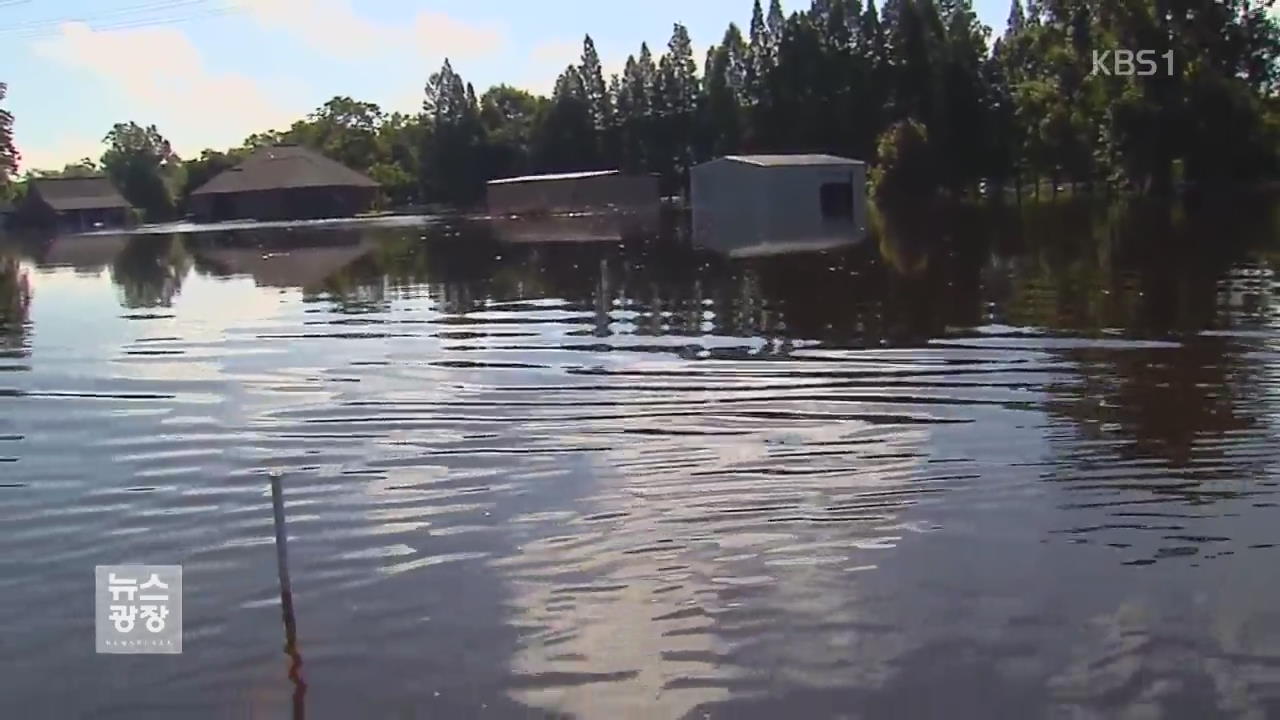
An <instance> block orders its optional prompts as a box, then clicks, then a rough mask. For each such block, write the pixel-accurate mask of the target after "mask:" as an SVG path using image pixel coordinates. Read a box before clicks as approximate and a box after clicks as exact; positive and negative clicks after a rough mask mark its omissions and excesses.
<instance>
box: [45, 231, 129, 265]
mask: <svg viewBox="0 0 1280 720" xmlns="http://www.w3.org/2000/svg"><path fill="white" fill-rule="evenodd" d="M128 244H129V238H128V237H126V236H124V235H92V236H86V237H74V238H67V237H59V238H54V239H53V240H52V241H51V242H50V243H49V245H48V246H47V247H46V248H45V250H44V252H42V253H40V255H39V259H38V262H39V264H40V265H41V266H64V267H67V266H69V267H73V268H75V269H76V270H80V271H82V272H100V271H102V270H103V269H104V268H106V267H107V266H108V265H110V264H111V263H112V262H113V261H114V260H115V259H116V256H117V255H119V254H120V253H121V252H123V251H124V248H125V246H126V245H128Z"/></svg>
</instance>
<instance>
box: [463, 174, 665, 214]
mask: <svg viewBox="0 0 1280 720" xmlns="http://www.w3.org/2000/svg"><path fill="white" fill-rule="evenodd" d="M486 197H487V200H488V204H489V213H490V214H492V215H522V214H528V213H535V214H538V213H547V214H551V213H563V212H578V211H584V210H601V209H627V208H645V207H651V206H652V207H657V205H658V178H657V176H656V175H624V174H622V173H621V172H619V171H617V170H598V171H592V172H576V173H559V174H555V175H526V176H523V177H513V178H502V179H501V180H490V181H489V184H488V187H487V190H486Z"/></svg>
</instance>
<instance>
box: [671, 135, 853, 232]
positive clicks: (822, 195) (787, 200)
mask: <svg viewBox="0 0 1280 720" xmlns="http://www.w3.org/2000/svg"><path fill="white" fill-rule="evenodd" d="M690 175H691V187H690V194H691V198H690V199H691V205H692V207H693V236H694V242H695V243H696V244H698V245H701V246H703V247H711V248H721V246H726V245H727V246H731V248H732V249H735V250H743V249H746V248H762V249H764V248H769V247H770V246H773V245H787V246H793V247H794V246H796V245H808V246H812V247H814V248H821V247H824V246H831V245H840V244H845V243H849V242H856V241H857V240H860V239H861V238H862V237H863V235H865V233H866V229H867V187H866V186H867V166H866V163H864V162H862V161H860V160H853V159H850V158H843V157H837V156H835V155H815V154H804V155H727V156H725V157H722V158H718V159H716V160H712V161H710V162H705V163H702V164H701V165H698V166H696V167H694V168H693V170H692V171H691V173H690ZM722 249H730V248H729V247H726V248H722Z"/></svg>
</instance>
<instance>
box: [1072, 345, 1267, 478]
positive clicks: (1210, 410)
mask: <svg viewBox="0 0 1280 720" xmlns="http://www.w3.org/2000/svg"><path fill="white" fill-rule="evenodd" d="M1066 358H1067V359H1069V360H1071V361H1072V362H1073V364H1074V367H1075V375H1074V376H1073V377H1072V378H1071V379H1069V380H1068V381H1066V382H1063V383H1057V384H1054V385H1051V386H1050V387H1049V392H1050V395H1051V398H1050V400H1049V410H1050V412H1052V413H1055V414H1059V415H1062V416H1065V417H1068V418H1070V419H1071V420H1072V421H1073V422H1074V423H1075V425H1076V428H1077V432H1078V433H1079V434H1080V435H1081V436H1083V437H1084V438H1086V439H1090V440H1105V439H1107V438H1111V439H1122V440H1123V441H1124V442H1123V443H1121V444H1119V445H1118V446H1116V451H1117V452H1118V453H1120V454H1121V455H1122V456H1123V457H1125V458H1126V459H1133V458H1140V457H1155V458H1160V459H1161V460H1162V461H1163V462H1165V463H1168V464H1169V465H1171V466H1174V467H1184V466H1187V465H1189V464H1191V462H1192V461H1193V460H1194V459H1196V458H1195V456H1196V455H1197V454H1199V455H1201V456H1203V455H1214V454H1219V450H1220V448H1219V449H1209V447H1208V446H1206V445H1204V444H1203V443H1202V444H1201V446H1200V451H1199V453H1197V448H1196V441H1197V439H1200V438H1205V437H1222V436H1224V435H1225V434H1226V433H1230V432H1238V431H1242V430H1247V429H1249V428H1252V427H1255V426H1257V424H1258V419H1257V418H1256V417H1251V416H1250V415H1249V414H1247V413H1245V412H1244V410H1245V404H1244V403H1242V402H1241V399H1242V395H1243V394H1245V393H1247V392H1248V390H1247V387H1248V385H1249V384H1251V383H1250V378H1249V377H1248V373H1247V370H1246V369H1245V368H1242V367H1239V366H1238V364H1237V363H1235V362H1233V360H1232V358H1231V356H1230V355H1229V353H1228V350H1227V346H1226V344H1225V343H1224V342H1221V341H1217V340H1215V339H1208V338H1206V339H1202V340H1198V341H1194V342H1191V343H1188V344H1187V345H1185V346H1183V347H1177V348H1174V347H1167V348H1150V349H1136V348H1127V349H1117V348H1110V349H1101V348H1082V349H1078V350H1073V351H1070V352H1068V353H1066Z"/></svg>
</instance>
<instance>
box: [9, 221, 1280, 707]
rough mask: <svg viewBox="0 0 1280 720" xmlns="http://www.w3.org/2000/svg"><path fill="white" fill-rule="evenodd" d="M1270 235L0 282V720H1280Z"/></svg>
mask: <svg viewBox="0 0 1280 720" xmlns="http://www.w3.org/2000/svg"><path fill="white" fill-rule="evenodd" d="M668 224H669V223H668ZM1278 229H1280V222H1278V218H1277V208H1276V203H1274V202H1270V201H1258V202H1256V203H1245V202H1241V203H1238V204H1237V205H1236V206H1235V207H1232V208H1227V209H1221V208H1219V209H1213V208H1212V207H1210V206H1208V205H1202V206H1194V207H1177V208H1168V207H1154V208H1152V207H1144V206H1133V207H1127V208H1110V209H1107V208H1089V207H1085V206H1081V205H1074V204H1067V203H1064V204H1061V205H1057V206H1046V207H1040V208H1036V209H1028V210H1026V211H1023V212H1017V211H1001V212H997V211H989V210H965V211H956V212H952V213H938V214H934V213H927V212H917V213H916V214H915V216H914V217H909V218H902V219H899V220H893V221H889V220H886V221H884V222H881V223H877V225H876V227H875V228H874V230H873V235H872V236H871V237H870V238H868V239H866V240H865V241H863V242H861V243H856V244H853V245H847V246H831V245H830V244H829V243H828V244H822V245H820V246H815V245H813V244H812V243H805V242H799V243H798V244H797V245H796V246H795V247H792V248H788V247H786V243H775V244H774V246H772V247H767V248H765V250H767V251H759V250H760V249H759V248H756V249H755V250H750V249H748V250H749V251H746V252H741V253H735V252H726V251H725V250H724V247H723V244H721V245H720V246H719V249H718V250H717V251H715V252H712V251H710V250H703V249H699V248H697V247H694V246H693V244H692V242H691V239H690V237H689V231H688V230H687V228H686V227H685V226H683V225H681V224H680V223H679V222H676V223H675V227H674V228H672V227H667V226H665V225H664V228H663V229H662V230H660V231H658V232H655V233H653V234H652V235H648V234H645V233H628V234H627V235H626V237H625V238H622V239H616V238H615V239H612V240H611V239H609V238H608V237H607V234H605V235H602V234H601V233H600V232H598V228H594V229H593V234H592V235H591V237H593V238H595V239H594V240H593V241H591V242H575V241H574V236H573V233H572V230H571V227H570V226H568V225H557V226H555V227H553V228H551V229H550V230H547V231H546V232H542V233H539V232H533V231H530V232H523V231H521V230H520V228H516V229H515V230H512V227H511V226H509V224H508V225H503V224H501V223H496V222H489V221H484V220H470V221H466V220H444V219H438V220H432V221H425V220H416V221H414V222H406V221H404V220H403V219H401V220H397V221H396V222H394V223H388V224H379V223H367V224H363V225H362V224H358V223H357V224H354V225H351V224H348V225H342V226H337V227H307V226H302V227H297V228H280V227H275V228H258V229H253V228H238V229H235V230H225V231H221V232H202V233H198V234H185V235H184V234H181V233H177V234H157V233H152V234H142V235H136V236H126V237H117V236H107V235H95V236H90V237H80V238H74V237H72V238H66V237H64V238H57V239H52V240H49V239H45V240H39V239H36V240H24V241H22V242H10V243H8V244H6V245H4V246H3V250H0V257H2V258H3V259H0V291H2V292H0V598H2V599H0V609H2V610H3V612H2V613H0V661H2V662H3V670H4V672H3V673H0V716H2V717H6V718H57V719H59V720H61V719H63V718H79V717H86V718H131V719H132V718H165V719H169V718H185V717H193V718H228V717H235V718H277V717H290V716H292V717H312V718H396V719H397V720H401V719H404V718H454V717H459V718H468V717H484V718H513V717H582V718H685V717H688V718H708V717H709V718H734V719H737V718H777V717H803V718H824V717H842V718H886V717H893V718H898V717H902V718H931V717H936V718H944V717H945V718H984V719H985V718H1042V717H1050V718H1155V717H1170V718H1196V719H1200V718H1210V717H1235V718H1268V717H1280V506H1278V503H1280V443H1278V442H1277V426H1278V425H1280V300H1278V299H1277V297H1278V296H1277V291H1278V290H1280V288H1278V286H1277V279H1276V276H1275V274H1274V273H1275V271H1276V269H1277V267H1278V266H1280V252H1277V251H1278V250H1280V232H1278V231H1277V230H1278ZM273 472H278V473H280V474H281V478H282V479H281V487H282V491H283V507H284V512H285V523H286V527H287V546H286V547H285V548H280V549H281V550H284V551H285V552H284V554H285V555H286V556H287V562H288V565H289V573H290V576H291V580H292V605H293V614H292V617H289V618H287V620H288V622H286V618H285V617H284V614H283V613H282V603H281V588H280V579H279V578H280V575H279V564H278V558H279V557H280V556H279V555H278V554H277V550H278V548H277V544H276V540H275V537H276V535H275V527H276V526H275V523H274V520H273V513H272V493H271V489H270V474H271V473H273ZM129 562H133V563H151V564H181V565H182V566H183V573H184V581H185V592H184V600H183V604H184V615H185V626H184V643H183V644H184V648H183V653H182V654H181V655H98V654H95V652H94V628H93V612H92V608H93V599H92V597H93V595H92V587H93V577H94V566H95V565H98V564H117V563H129Z"/></svg>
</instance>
